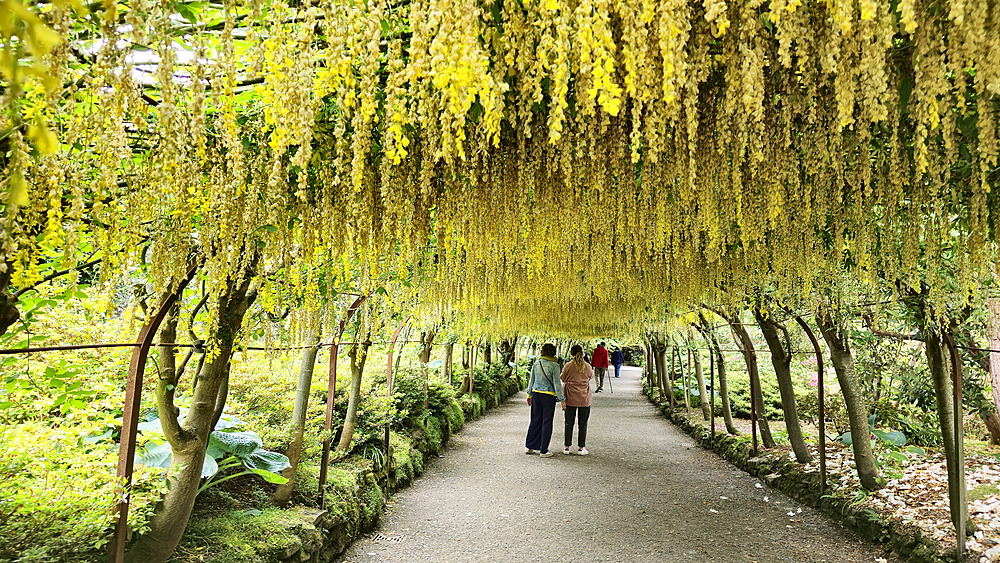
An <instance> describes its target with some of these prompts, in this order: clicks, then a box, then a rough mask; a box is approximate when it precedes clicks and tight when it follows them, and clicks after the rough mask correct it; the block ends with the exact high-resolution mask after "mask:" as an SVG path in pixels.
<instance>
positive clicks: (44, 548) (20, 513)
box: [0, 423, 166, 563]
mask: <svg viewBox="0 0 1000 563" xmlns="http://www.w3.org/2000/svg"><path fill="white" fill-rule="evenodd" d="M79 430H80V429H79V428H76V429H68V428H67V429H61V428H51V427H49V426H48V424H41V423H31V424H19V425H15V426H11V427H7V426H3V425H0V498H2V499H3V502H0V560H8V559H9V560H14V559H18V560H19V561H22V562H25V563H27V562H33V561H39V562H41V561H90V560H93V559H94V557H95V553H97V552H100V551H101V550H103V549H104V548H105V544H106V543H107V541H108V538H109V537H110V526H111V522H109V519H108V515H109V514H110V513H111V508H112V506H113V504H114V499H115V466H116V459H117V446H116V445H115V444H114V443H113V442H110V441H109V440H100V441H96V442H94V441H88V440H87V439H86V436H82V435H79V434H76V433H75V432H76V431H79ZM132 483H133V487H134V489H133V493H132V497H131V498H132V502H131V505H130V506H131V510H130V511H129V515H128V528H129V531H130V532H131V533H141V532H144V531H146V530H147V529H148V527H147V524H148V522H149V519H150V518H151V516H152V512H153V507H154V506H155V505H156V502H157V501H158V500H159V499H160V498H161V496H162V494H163V493H164V492H166V486H165V483H164V480H163V478H162V472H161V471H160V470H157V469H150V468H145V467H141V466H137V467H136V469H135V474H134V476H133V479H132Z"/></svg>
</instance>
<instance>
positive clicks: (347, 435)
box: [337, 338, 372, 452]
mask: <svg viewBox="0 0 1000 563" xmlns="http://www.w3.org/2000/svg"><path fill="white" fill-rule="evenodd" d="M371 345H372V343H371V341H370V340H368V339H367V338H366V339H365V341H364V342H361V343H357V344H355V345H354V346H352V347H351V351H350V352H348V353H347V355H348V356H349V357H350V358H351V394H350V396H349V397H348V399H347V415H346V416H345V417H344V430H343V431H342V432H341V433H340V443H339V444H337V451H338V452H343V451H347V449H348V448H350V447H351V440H353V439H354V427H355V426H356V425H357V423H358V404H359V403H360V402H361V377H362V376H363V375H364V373H365V361H367V360H368V349H369V348H370V347H371Z"/></svg>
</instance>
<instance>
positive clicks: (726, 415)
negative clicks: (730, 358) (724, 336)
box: [698, 313, 740, 435]
mask: <svg viewBox="0 0 1000 563" xmlns="http://www.w3.org/2000/svg"><path fill="white" fill-rule="evenodd" d="M698 319H699V320H700V321H701V326H702V327H704V328H703V329H702V334H704V335H705V339H706V340H707V341H708V346H709V349H710V350H711V351H712V353H713V354H715V365H716V370H715V371H716V374H717V377H718V378H719V397H720V398H721V399H722V418H723V419H724V420H725V421H726V432H728V433H730V434H733V435H736V434H739V433H740V432H739V430H737V429H736V424H735V423H733V409H732V406H731V405H730V404H729V383H728V382H727V381H726V357H725V356H724V355H723V354H722V347H721V346H719V341H718V339H716V338H715V329H712V328H709V327H710V326H711V325H709V324H708V321H706V320H705V315H703V314H702V313H698Z"/></svg>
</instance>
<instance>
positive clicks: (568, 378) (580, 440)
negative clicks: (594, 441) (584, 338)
mask: <svg viewBox="0 0 1000 563" xmlns="http://www.w3.org/2000/svg"><path fill="white" fill-rule="evenodd" d="M569 353H570V355H571V356H572V357H573V359H572V360H571V361H569V362H567V363H566V365H565V366H564V367H563V370H562V373H561V374H559V379H560V380H561V381H562V383H563V390H564V391H565V393H566V411H565V418H566V441H565V442H564V443H565V445H566V447H565V448H564V449H563V453H564V454H567V455H569V453H570V451H569V447H570V446H572V445H573V424H574V422H575V421H576V420H579V422H580V433H579V436H578V437H577V442H576V443H577V451H576V453H577V454H579V455H587V454H589V453H590V452H588V451H587V447H586V446H587V421H588V420H589V419H590V403H591V401H593V399H594V394H593V393H592V392H591V391H590V380H591V379H593V377H594V370H593V369H592V368H591V367H590V366H589V365H588V364H587V362H585V361H583V346H580V345H579V344H578V345H576V346H573V347H572V348H571V349H570V351H569Z"/></svg>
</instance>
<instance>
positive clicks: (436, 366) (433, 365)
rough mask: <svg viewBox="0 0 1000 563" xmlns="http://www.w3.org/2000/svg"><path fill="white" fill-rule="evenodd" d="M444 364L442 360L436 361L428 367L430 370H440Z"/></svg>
mask: <svg viewBox="0 0 1000 563" xmlns="http://www.w3.org/2000/svg"><path fill="white" fill-rule="evenodd" d="M442 364H444V362H442V361H441V360H434V361H433V362H431V363H429V364H427V367H429V368H439V367H441V365H442Z"/></svg>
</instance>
